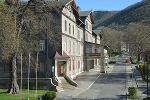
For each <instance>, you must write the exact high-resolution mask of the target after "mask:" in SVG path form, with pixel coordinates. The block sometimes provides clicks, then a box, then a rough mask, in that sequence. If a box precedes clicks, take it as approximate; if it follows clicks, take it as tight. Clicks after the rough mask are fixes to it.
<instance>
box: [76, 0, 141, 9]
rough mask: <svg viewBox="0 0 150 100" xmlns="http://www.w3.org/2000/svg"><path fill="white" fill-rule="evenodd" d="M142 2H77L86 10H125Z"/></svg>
mask: <svg viewBox="0 0 150 100" xmlns="http://www.w3.org/2000/svg"><path fill="white" fill-rule="evenodd" d="M140 1H142V0H75V2H76V5H77V6H79V7H80V8H81V10H82V11H85V10H91V9H92V11H96V10H108V11H112V10H123V9H124V8H126V7H128V6H130V5H132V4H135V3H137V2H140Z"/></svg>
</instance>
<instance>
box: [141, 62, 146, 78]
mask: <svg viewBox="0 0 150 100" xmlns="http://www.w3.org/2000/svg"><path fill="white" fill-rule="evenodd" d="M139 70H140V72H141V73H142V74H144V75H146V73H145V66H144V64H139Z"/></svg>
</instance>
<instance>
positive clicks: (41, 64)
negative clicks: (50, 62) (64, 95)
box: [40, 62, 45, 72]
mask: <svg viewBox="0 0 150 100" xmlns="http://www.w3.org/2000/svg"><path fill="white" fill-rule="evenodd" d="M40 72H45V62H40Z"/></svg>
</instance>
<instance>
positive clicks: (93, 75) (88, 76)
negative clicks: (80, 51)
mask: <svg viewBox="0 0 150 100" xmlns="http://www.w3.org/2000/svg"><path fill="white" fill-rule="evenodd" d="M113 66H114V65H109V68H108V70H107V72H108V73H109V72H110V71H111V70H112V69H113ZM99 75H101V73H100V66H96V67H95V68H94V69H91V70H90V71H89V72H83V73H81V74H80V75H79V76H78V78H77V79H76V80H75V81H76V82H77V83H78V87H74V88H73V89H63V90H59V91H58V92H57V96H56V98H55V99H54V100H70V99H72V98H73V97H76V96H77V95H78V94H80V93H82V92H84V91H86V90H88V89H89V88H90V87H91V85H92V84H93V83H94V82H95V80H96V79H97V78H98V76H99Z"/></svg>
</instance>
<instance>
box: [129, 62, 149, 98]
mask: <svg viewBox="0 0 150 100" xmlns="http://www.w3.org/2000/svg"><path fill="white" fill-rule="evenodd" d="M135 66H136V65H135V64H132V65H131V67H128V68H127V75H128V76H127V86H128V87H130V86H134V87H136V88H137V95H138V99H137V100H143V98H145V97H147V84H146V83H147V82H146V81H144V79H143V78H142V76H141V74H140V72H139V71H138V70H137V69H136V67H135ZM133 72H134V77H133V78H132V77H131V76H130V75H131V74H132V73H133ZM149 91H150V90H149Z"/></svg>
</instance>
